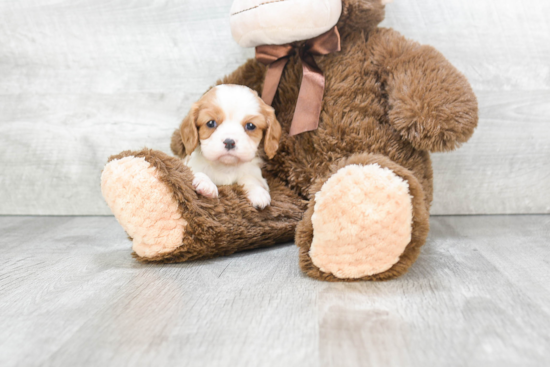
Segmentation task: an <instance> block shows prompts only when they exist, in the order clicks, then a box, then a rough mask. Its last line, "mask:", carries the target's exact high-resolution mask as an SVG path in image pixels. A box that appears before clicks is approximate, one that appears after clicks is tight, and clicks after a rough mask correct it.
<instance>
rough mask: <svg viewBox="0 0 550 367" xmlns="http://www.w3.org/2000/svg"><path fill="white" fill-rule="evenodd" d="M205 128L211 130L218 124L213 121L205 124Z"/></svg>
mask: <svg viewBox="0 0 550 367" xmlns="http://www.w3.org/2000/svg"><path fill="white" fill-rule="evenodd" d="M206 126H208V127H209V128H211V129H213V128H215V127H216V126H218V124H217V123H216V121H214V120H210V121H208V122H207V123H206Z"/></svg>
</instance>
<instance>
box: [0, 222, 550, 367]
mask: <svg viewBox="0 0 550 367" xmlns="http://www.w3.org/2000/svg"><path fill="white" fill-rule="evenodd" d="M431 226H432V231H431V234H430V236H429V239H428V242H427V244H426V245H425V247H424V248H423V251H422V254H421V256H420V258H419V260H418V262H417V263H416V264H415V265H414V266H413V267H412V268H411V270H410V272H409V273H407V274H406V275H405V276H403V277H401V278H399V279H396V280H393V281H388V282H381V283H369V282H364V283H356V284H344V283H324V282H319V281H315V280H313V279H310V278H307V277H305V276H304V275H303V274H301V272H300V271H299V268H298V261H297V260H298V253H297V248H296V247H295V246H293V245H290V244H289V245H282V246H278V247H273V248H269V249H263V250H257V251H249V252H244V253H240V254H237V255H234V256H230V257H224V258H218V259H213V260H208V261H198V262H191V263H184V264H174V265H164V266H159V265H144V264H140V263H137V262H136V261H135V260H134V259H133V258H132V257H131V256H130V246H131V244H130V242H129V241H128V240H127V238H126V236H125V234H124V232H123V231H122V229H121V228H120V226H119V225H118V224H117V222H116V220H115V219H114V218H112V217H0V233H2V237H0V252H1V253H2V256H1V257H0V325H1V326H2V327H1V328H0V365H1V366H3V367H11V366H30V367H32V366H150V365H155V366H159V367H160V366H173V365H182V366H253V367H256V366H319V367H324V366H381V367H382V366H383V367H388V366H390V367H391V366H420V367H424V366H472V367H474V366H481V367H487V366H499V367H500V366H541V367H542V366H547V365H549V364H550V334H548V330H550V286H549V284H550V282H549V280H550V267H549V266H548V258H549V257H550V247H549V246H548V243H549V241H550V216H547V215H546V216H544V215H539V216H456V217H432V220H431Z"/></svg>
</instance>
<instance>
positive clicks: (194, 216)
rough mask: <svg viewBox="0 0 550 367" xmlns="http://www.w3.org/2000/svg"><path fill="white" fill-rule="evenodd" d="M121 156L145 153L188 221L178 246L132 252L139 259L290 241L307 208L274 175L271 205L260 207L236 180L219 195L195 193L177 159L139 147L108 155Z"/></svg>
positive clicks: (166, 259)
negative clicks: (164, 251)
mask: <svg viewBox="0 0 550 367" xmlns="http://www.w3.org/2000/svg"><path fill="white" fill-rule="evenodd" d="M124 157H136V158H144V159H145V160H146V161H147V162H148V163H149V164H150V165H151V167H154V168H156V170H157V172H158V179H159V180H160V181H162V182H163V183H164V184H166V185H167V186H168V187H169V188H170V189H171V191H172V192H173V197H174V199H175V200H176V201H177V203H178V205H179V208H180V211H181V212H182V213H183V215H182V216H183V218H184V219H185V220H186V222H187V227H186V229H185V236H184V238H183V243H182V245H181V246H180V247H178V248H177V249H176V250H175V251H173V252H171V253H168V254H162V255H158V256H155V257H151V258H143V257H139V256H138V255H137V254H135V253H134V257H135V258H137V259H138V260H140V261H143V262H163V263H171V262H181V261H188V260H197V259H207V258H211V257H215V256H224V255H230V254H232V253H234V252H236V251H242V250H248V249H253V248H258V247H265V246H270V245H274V244H276V243H281V242H288V241H292V239H293V238H294V232H295V229H296V224H297V223H298V221H299V220H300V219H301V218H302V214H303V212H304V210H305V207H306V202H305V201H303V200H301V199H299V198H297V197H296V195H295V194H294V193H293V192H292V191H291V190H289V189H288V188H287V187H285V186H284V185H283V184H282V183H281V182H280V181H278V180H277V179H273V178H269V179H268V184H269V187H270V193H271V197H272V203H271V205H270V206H269V207H267V208H266V209H264V210H262V211H258V210H256V209H255V208H254V207H252V206H251V205H250V203H249V202H248V201H247V200H246V194H245V193H244V192H243V189H242V187H240V186H238V185H232V186H222V187H220V189H219V198H218V199H208V198H205V197H203V196H200V197H199V196H198V195H197V193H196V192H195V189H194V188H193V185H192V181H193V174H192V172H191V171H190V169H189V168H188V167H186V166H185V165H184V164H183V163H182V161H181V160H180V159H176V158H174V157H170V156H169V155H166V154H164V153H162V152H159V151H154V150H151V149H143V150H141V151H134V152H133V151H124V152H122V153H120V154H118V155H114V156H111V157H110V158H109V162H110V161H113V160H115V159H121V158H124ZM251 239H252V240H251Z"/></svg>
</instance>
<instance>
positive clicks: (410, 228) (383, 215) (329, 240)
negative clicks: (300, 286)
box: [296, 154, 429, 281]
mask: <svg viewBox="0 0 550 367" xmlns="http://www.w3.org/2000/svg"><path fill="white" fill-rule="evenodd" d="M311 195H312V197H311V200H310V202H309V207H308V210H307V211H306V213H305V214H304V218H303V219H302V221H301V222H300V223H299V225H298V227H297V233H296V244H297V245H298V247H299V248H300V266H301V268H302V270H303V271H304V272H305V273H306V274H308V275H309V276H311V277H313V278H317V279H322V280H329V281H342V280H345V281H352V280H384V279H390V278H394V277H397V276H399V275H401V274H403V273H405V272H406V271H407V269H408V268H409V267H410V266H411V264H412V263H413V262H414V261H415V260H416V257H417V256H418V254H419V251H420V247H421V246H422V245H423V244H424V242H425V241H426V237H427V234H428V231H429V212H428V204H427V203H426V202H425V200H424V191H423V189H422V186H421V185H420V183H419V182H418V180H417V179H416V177H415V176H414V175H413V173H412V172H411V171H409V170H408V169H406V168H404V167H402V166H400V165H398V164H397V163H395V162H392V161H391V160H390V159H388V158H387V157H384V156H381V155H375V154H359V155H354V156H352V157H349V158H346V159H343V160H342V161H340V162H339V163H338V164H335V165H334V166H333V167H331V170H330V173H329V174H328V175H326V176H325V177H320V178H318V179H317V181H316V182H315V184H314V185H313V186H312V189H311Z"/></svg>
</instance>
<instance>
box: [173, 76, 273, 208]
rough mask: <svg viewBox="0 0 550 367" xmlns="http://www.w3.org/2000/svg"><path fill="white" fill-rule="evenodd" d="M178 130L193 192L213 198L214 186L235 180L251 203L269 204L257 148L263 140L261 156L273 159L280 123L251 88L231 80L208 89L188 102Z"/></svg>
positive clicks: (259, 206)
mask: <svg viewBox="0 0 550 367" xmlns="http://www.w3.org/2000/svg"><path fill="white" fill-rule="evenodd" d="M180 133H181V139H182V142H183V145H184V146H185V151H186V153H187V156H186V157H185V160H184V163H185V165H186V166H188V167H189V168H190V169H191V171H193V174H194V176H195V177H194V179H193V187H194V188H195V190H196V191H197V192H198V193H199V194H201V195H203V196H206V197H209V198H216V197H218V188H217V187H216V185H232V184H239V185H243V187H244V189H245V191H246V193H247V197H248V199H249V200H250V202H251V203H252V205H253V206H254V207H256V208H259V209H263V208H265V207H266V206H268V205H269V204H270V203H271V196H270V195H269V187H268V186H267V182H266V180H265V179H264V178H263V176H262V170H261V168H262V166H263V160H262V159H261V158H260V157H258V154H257V150H258V146H259V145H260V142H261V141H262V138H263V141H264V144H263V146H264V151H265V154H266V156H267V157H268V158H270V159H271V158H273V156H274V155H275V152H276V151H277V148H278V147H279V138H280V137H281V126H280V125H279V122H278V121H277V119H276V118H275V112H274V110H273V108H272V107H271V106H268V105H267V104H265V103H264V102H263V101H262V99H261V98H260V97H258V94H257V93H256V92H255V91H253V90H252V89H249V88H247V87H245V86H241V85H231V84H222V85H218V86H216V87H214V88H212V89H210V90H209V91H208V92H206V93H205V94H204V95H203V96H202V97H201V99H200V100H199V101H197V102H196V103H194V104H193V106H192V107H191V111H190V112H189V114H188V115H187V117H185V119H184V120H183V122H182V124H181V127H180Z"/></svg>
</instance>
